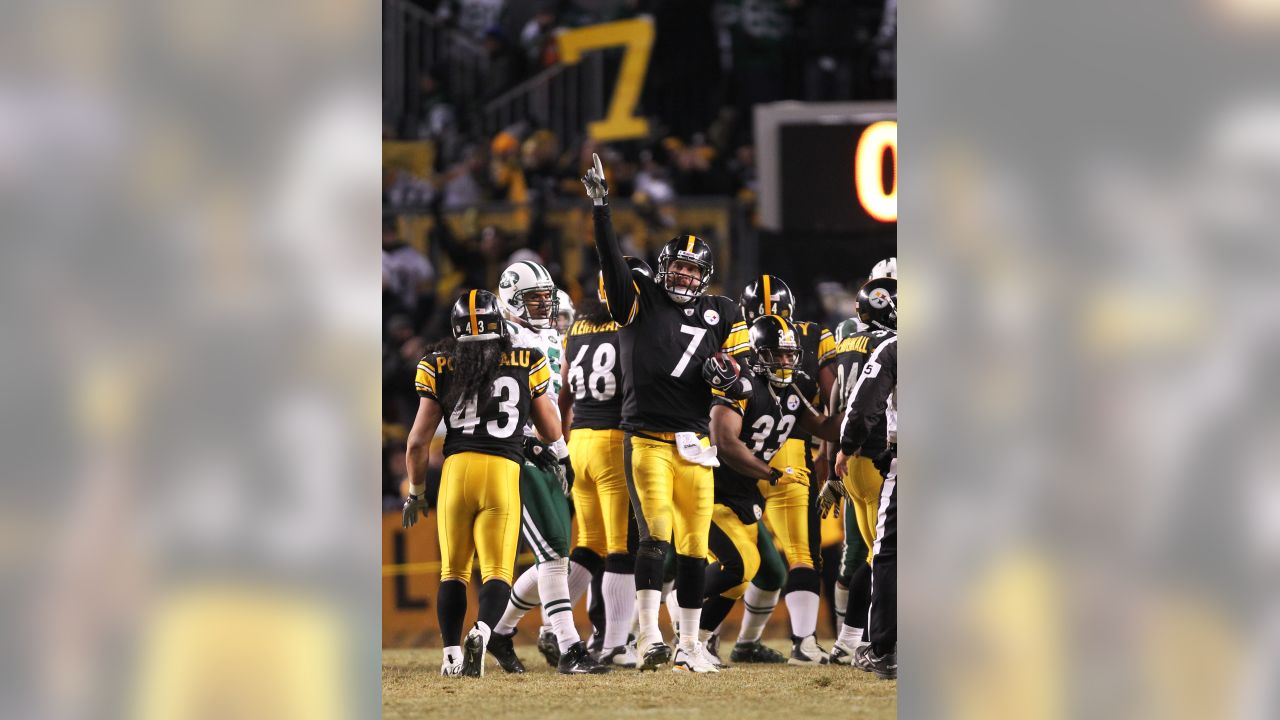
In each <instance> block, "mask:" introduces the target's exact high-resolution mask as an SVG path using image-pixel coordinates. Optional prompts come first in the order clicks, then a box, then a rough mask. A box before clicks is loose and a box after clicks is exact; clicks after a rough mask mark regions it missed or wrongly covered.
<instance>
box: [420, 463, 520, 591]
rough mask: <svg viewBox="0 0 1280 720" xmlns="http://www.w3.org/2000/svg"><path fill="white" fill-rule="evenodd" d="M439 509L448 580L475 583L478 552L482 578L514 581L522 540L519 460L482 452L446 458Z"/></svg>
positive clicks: (444, 570)
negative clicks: (473, 575)
mask: <svg viewBox="0 0 1280 720" xmlns="http://www.w3.org/2000/svg"><path fill="white" fill-rule="evenodd" d="M436 512H437V513H439V514H438V515H437V516H436V520H437V525H438V527H439V530H440V580H441V581H442V582H443V581H445V580H461V581H462V582H467V581H469V580H470V579H471V560H472V557H474V556H475V554H476V553H477V552H479V554H480V577H481V578H483V579H484V580H485V581H486V582H487V581H488V580H490V579H495V578H496V579H498V580H505V581H506V582H508V583H510V582H511V579H512V575H513V573H514V572H515V565H516V548H517V545H518V544H519V542H520V466H519V465H518V464H517V463H515V462H513V461H511V460H508V459H507V458H502V457H498V456H497V455H487V454H485V453H478V452H462V453H457V454H456V455H450V456H449V457H447V458H445V459H444V468H443V472H442V475H441V478H440V496H439V498H438V499H437V500H436Z"/></svg>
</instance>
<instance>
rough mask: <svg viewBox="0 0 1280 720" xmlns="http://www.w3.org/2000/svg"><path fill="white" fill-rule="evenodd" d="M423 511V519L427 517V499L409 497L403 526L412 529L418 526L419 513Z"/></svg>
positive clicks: (406, 501)
mask: <svg viewBox="0 0 1280 720" xmlns="http://www.w3.org/2000/svg"><path fill="white" fill-rule="evenodd" d="M419 510H421V511H422V517H424V518H425V517H426V516H427V499H426V498H423V497H418V496H417V495H412V494H411V495H409V498H408V499H407V500H405V501H404V518H403V521H402V524H403V525H404V526H405V527H406V528H411V527H413V526H414V525H417V524H418V511H419Z"/></svg>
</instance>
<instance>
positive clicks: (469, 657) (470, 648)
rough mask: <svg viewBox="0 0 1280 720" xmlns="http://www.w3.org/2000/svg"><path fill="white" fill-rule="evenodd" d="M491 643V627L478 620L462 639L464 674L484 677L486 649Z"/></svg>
mask: <svg viewBox="0 0 1280 720" xmlns="http://www.w3.org/2000/svg"><path fill="white" fill-rule="evenodd" d="M488 644H489V629H488V627H485V625H484V623H480V622H477V623H476V624H475V626H474V627H472V628H471V632H469V633H467V637H466V638H465V639H464V640H463V641H462V674H463V675H466V676H467V677H484V649H485V645H488Z"/></svg>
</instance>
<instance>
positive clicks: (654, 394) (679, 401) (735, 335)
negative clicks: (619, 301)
mask: <svg viewBox="0 0 1280 720" xmlns="http://www.w3.org/2000/svg"><path fill="white" fill-rule="evenodd" d="M632 282H633V287H634V288H635V291H636V292H635V300H634V303H633V305H632V308H631V310H630V311H629V312H628V317H627V320H628V322H627V324H625V325H623V326H622V327H621V328H620V329H619V330H618V342H619V350H620V351H621V352H620V356H621V357H620V359H621V365H622V384H623V396H622V423H621V426H622V429H623V430H627V431H636V430H648V431H652V432H698V433H702V434H706V432H707V422H708V418H709V416H710V410H711V386H710V385H707V383H706V381H705V380H703V379H702V364H703V362H705V361H706V359H707V358H709V357H711V356H712V355H714V354H715V353H717V352H726V353H728V354H730V355H740V354H742V353H743V352H745V351H747V350H748V349H749V348H750V345H749V344H748V342H747V340H748V336H747V326H746V323H744V322H742V318H741V314H740V313H739V312H738V305H737V303H735V302H733V301H732V300H730V299H729V298H727V297H723V296H720V295H703V296H701V297H697V298H694V299H693V300H691V301H689V302H688V303H685V304H683V305H681V304H679V303H677V302H675V301H673V300H672V299H671V298H669V297H668V296H667V293H666V291H665V290H663V289H662V288H661V287H660V286H659V285H658V284H657V282H655V281H654V280H652V279H651V278H649V277H647V276H645V275H643V274H641V273H639V272H635V273H633V274H632ZM615 317H616V315H615Z"/></svg>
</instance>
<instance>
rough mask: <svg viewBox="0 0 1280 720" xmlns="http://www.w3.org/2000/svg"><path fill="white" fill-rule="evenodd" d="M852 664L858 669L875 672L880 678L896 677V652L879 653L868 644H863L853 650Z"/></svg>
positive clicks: (891, 678) (894, 678)
mask: <svg viewBox="0 0 1280 720" xmlns="http://www.w3.org/2000/svg"><path fill="white" fill-rule="evenodd" d="M853 666H854V667H856V668H858V669H859V670H866V671H867V672H869V673H875V675H876V677H878V678H880V679H881V680H896V679H897V678H898V654H897V653H896V652H887V653H885V654H884V655H879V654H877V653H876V651H875V650H873V649H871V646H870V645H863V646H862V647H859V648H858V649H857V650H855V651H854V652H853Z"/></svg>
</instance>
